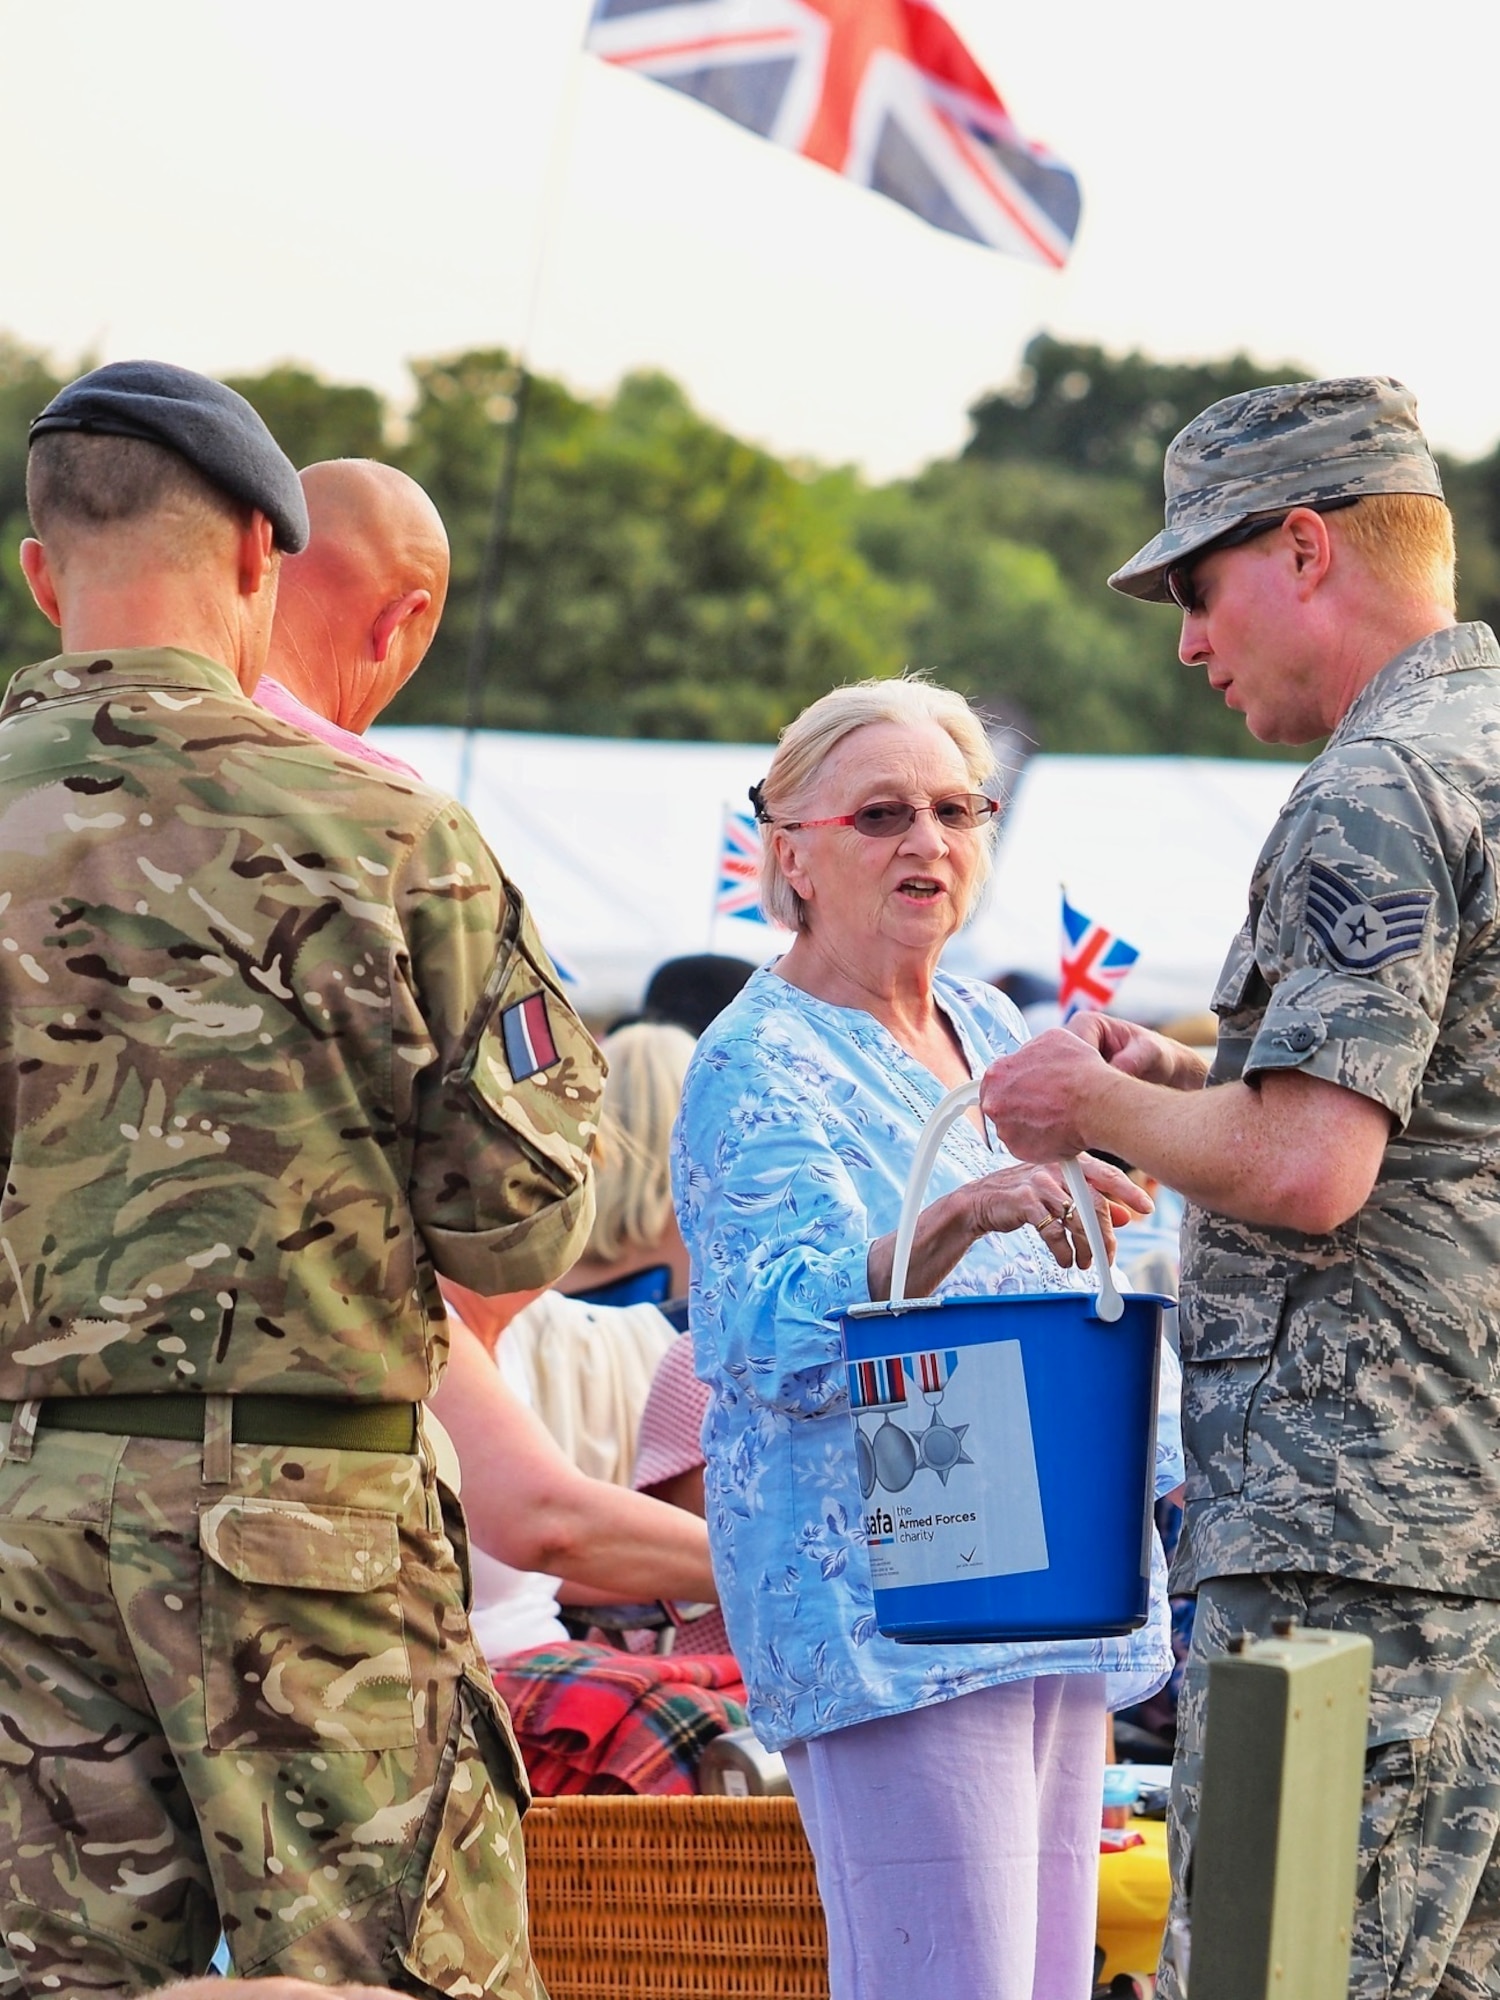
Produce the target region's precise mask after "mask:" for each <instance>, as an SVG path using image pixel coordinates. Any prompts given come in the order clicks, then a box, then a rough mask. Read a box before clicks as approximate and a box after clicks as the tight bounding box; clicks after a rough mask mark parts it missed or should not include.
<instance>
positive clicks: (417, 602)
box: [370, 590, 432, 666]
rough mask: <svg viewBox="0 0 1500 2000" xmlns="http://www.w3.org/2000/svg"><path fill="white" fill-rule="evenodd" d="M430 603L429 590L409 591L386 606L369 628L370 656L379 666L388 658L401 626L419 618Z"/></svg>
mask: <svg viewBox="0 0 1500 2000" xmlns="http://www.w3.org/2000/svg"><path fill="white" fill-rule="evenodd" d="M431 603H432V592H431V591H430V590H409V591H408V592H407V593H406V595H405V597H398V598H397V599H396V600H395V602H394V603H392V604H388V605H386V607H385V609H384V610H383V611H382V612H381V614H380V616H379V617H378V618H377V619H376V620H375V623H374V624H373V625H372V626H371V627H370V656H371V658H372V659H373V660H375V661H376V662H377V663H378V664H379V665H380V666H384V665H385V663H386V660H387V659H388V658H389V656H390V650H391V647H392V646H393V645H394V644H395V642H396V637H397V634H398V633H399V632H400V631H401V630H402V628H403V626H406V625H409V624H410V623H411V621H412V620H413V618H420V617H421V616H422V613H423V612H424V611H426V610H427V608H428V606H429V605H430V604H431Z"/></svg>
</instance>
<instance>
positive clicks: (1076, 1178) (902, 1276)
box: [891, 1080, 1125, 1321]
mask: <svg viewBox="0 0 1500 2000" xmlns="http://www.w3.org/2000/svg"><path fill="white" fill-rule="evenodd" d="M978 1101H979V1084H978V1082H977V1080H971V1081H970V1082H968V1083H961V1084H959V1085H958V1087H957V1089H956V1090H950V1091H949V1092H948V1095H947V1096H946V1097H945V1098H944V1099H943V1101H942V1103H941V1104H939V1105H938V1107H937V1109H936V1110H935V1111H934V1112H933V1113H932V1115H931V1117H930V1118H929V1119H928V1120H927V1123H926V1124H925V1125H924V1126H923V1128H922V1137H921V1139H920V1140H919V1142H918V1144H917V1153H916V1158H915V1159H914V1160H913V1161H912V1167H911V1175H910V1177H909V1178H908V1180H907V1183H906V1195H905V1198H904V1199H903V1201H902V1203H901V1220H900V1222H899V1223H898V1224H897V1225H896V1255H895V1260H894V1262H893V1263H892V1265H891V1304H892V1305H893V1306H894V1305H899V1304H900V1303H901V1302H902V1300H904V1299H905V1297H906V1279H907V1273H908V1271H909V1270H910V1267H911V1246H912V1242H913V1239H914V1238H915V1236H916V1233H917V1218H918V1216H919V1215H920V1214H921V1212H922V1198H923V1196H924V1195H925V1194H926V1192H927V1183H928V1180H929V1179H930V1178H931V1175H932V1169H933V1164H934V1162H935V1161H936V1159H937V1156H938V1150H939V1148H940V1147H941V1146H942V1143H943V1140H944V1138H945V1136H946V1134H947V1131H948V1127H949V1126H950V1125H951V1124H952V1123H953V1122H954V1120H955V1119H957V1118H961V1117H962V1116H963V1115H964V1113H965V1112H966V1111H967V1110H968V1109H969V1107H970V1105H971V1104H977V1103H978ZM1062 1169H1063V1178H1064V1179H1065V1180H1066V1182H1067V1184H1068V1193H1069V1195H1070V1196H1071V1198H1072V1199H1073V1200H1074V1201H1075V1202H1076V1203H1077V1204H1078V1212H1079V1214H1080V1215H1081V1216H1082V1217H1083V1226H1084V1229H1085V1230H1086V1231H1087V1232H1088V1239H1089V1249H1090V1250H1091V1251H1092V1252H1093V1257H1094V1271H1095V1273H1096V1275H1097V1279H1098V1295H1097V1297H1096V1299H1095V1301H1094V1311H1095V1313H1096V1314H1097V1315H1098V1317H1099V1318H1100V1319H1102V1320H1111V1321H1112V1320H1117V1319H1118V1318H1119V1317H1120V1315H1121V1313H1122V1312H1123V1311H1124V1310H1125V1307H1124V1303H1123V1301H1122V1300H1121V1298H1120V1294H1119V1292H1118V1291H1117V1290H1116V1289H1115V1281H1114V1274H1113V1273H1112V1272H1111V1270H1110V1268H1109V1257H1108V1255H1107V1254H1106V1252H1105V1248H1104V1231H1103V1230H1102V1229H1101V1228H1100V1226H1099V1216H1098V1212H1097V1210H1096V1209H1095V1207H1094V1196H1093V1190H1092V1189H1091V1188H1090V1186H1089V1184H1088V1182H1087V1180H1086V1179H1085V1178H1084V1173H1083V1168H1082V1166H1081V1165H1080V1164H1079V1162H1078V1161H1077V1160H1076V1159H1072V1160H1064V1161H1063V1163H1062Z"/></svg>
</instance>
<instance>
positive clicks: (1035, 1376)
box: [839, 1083, 1170, 1643]
mask: <svg viewBox="0 0 1500 2000" xmlns="http://www.w3.org/2000/svg"><path fill="white" fill-rule="evenodd" d="M977 1097H978V1085H977V1083H970V1084H965V1085H963V1086H961V1087H960V1088H959V1089H958V1090H954V1091H950V1092H949V1093H948V1095H947V1097H945V1098H944V1099H943V1101H942V1103H941V1104H940V1105H939V1106H938V1108H937V1110H936V1111H935V1112H934V1113H933V1114H932V1116H931V1117H930V1118H929V1120H928V1122H927V1125H926V1127H925V1128H924V1130H923V1133H922V1138H921V1141H920V1142H919V1144H918V1147H917V1154H916V1158H915V1160H914V1162H913V1165H912V1171H911V1177H910V1180H909V1182H908V1185H907V1189H906V1199H905V1202H904V1204H903V1207H902V1212H901V1223H900V1227H899V1228H898V1230H897V1232H896V1250H895V1257H894V1260H893V1266H892V1272H891V1298H890V1301H889V1303H880V1302H877V1303H874V1304H870V1305H861V1306H851V1307H850V1308H849V1309H848V1310H847V1311H845V1312H843V1313H842V1314H840V1315H839V1320H840V1325H841V1328H842V1332H843V1337H844V1354H845V1360H846V1363H847V1366H848V1379H849V1402H850V1417H851V1428H852V1430H853V1433H854V1435H853V1439H852V1444H853V1449H854V1453H855V1458H856V1461H857V1466H858V1473H859V1484H860V1491H861V1494H862V1495H863V1497H864V1501H865V1506H866V1513H865V1517H864V1523H863V1529H864V1532H863V1536H862V1540H863V1543H864V1547H865V1550H866V1552H867V1553H868V1557H869V1562H870V1578H871V1583H872V1585H873V1588H874V1599H875V1622H876V1624H877V1626H878V1627H879V1629H880V1631H881V1632H883V1633H885V1634H886V1635H887V1637H889V1638H893V1639H899V1640H903V1641H906V1642H908V1643H940V1642H942V1641H946V1640H951V1641H955V1642H956V1641H968V1640H975V1639H997V1640H1017V1639H1053V1638H1056V1639H1071V1638H1084V1637H1101V1638H1102V1637H1107V1636H1111V1635H1114V1634H1119V1633H1124V1632H1131V1631H1134V1630H1136V1629H1137V1628H1138V1627H1139V1626H1140V1625H1142V1624H1143V1623H1144V1622H1145V1618H1146V1614H1147V1609H1148V1605H1149V1602H1150V1567H1151V1566H1150V1552H1151V1533H1152V1519H1151V1503H1152V1499H1153V1497H1154V1492H1153V1489H1154V1483H1155V1464H1156V1453H1155V1432H1156V1388H1157V1372H1158V1366H1159V1359H1160V1337H1161V1314H1162V1308H1163V1306H1164V1305H1166V1304H1168V1303H1170V1302H1169V1301H1167V1300H1164V1299H1160V1298H1157V1297H1155V1296H1153V1295H1149V1294H1143V1293H1134V1294H1132V1295H1130V1296H1129V1297H1126V1298H1121V1296H1120V1294H1119V1292H1118V1291H1117V1290H1116V1288H1115V1285H1114V1280H1113V1276H1112V1274H1111V1273H1110V1271H1109V1267H1108V1264H1107V1262H1106V1260H1105V1257H1104V1245H1103V1241H1102V1234H1101V1231H1100V1226H1099V1221H1098V1217H1097V1215H1096V1213H1095V1211H1094V1206H1093V1194H1092V1191H1091V1189H1090V1188H1089V1186H1088V1183H1087V1181H1086V1180H1085V1178H1084V1175H1083V1170H1082V1168H1081V1166H1080V1165H1079V1163H1078V1162H1077V1161H1076V1160H1075V1161H1068V1162H1066V1163H1065V1166H1064V1172H1065V1175H1066V1178H1067V1180H1068V1186H1069V1192H1070V1194H1071V1195H1072V1196H1073V1199H1074V1200H1075V1201H1076V1202H1077V1204H1078V1207H1079V1209H1080V1211H1081V1212H1082V1213H1083V1216H1084V1220H1085V1224H1086V1226H1087V1227H1088V1229H1089V1236H1090V1244H1091V1247H1092V1249H1093V1253H1094V1273H1095V1281H1096V1283H1097V1285H1098V1291H1097V1293H1095V1292H1090V1291H1083V1290H1072V1289H1069V1290H1058V1291H1055V1292H1044V1293H1028V1294H1012V1295H1006V1296H1005V1297H1003V1298H967V1297H960V1298H952V1299H943V1298H941V1297H939V1298H931V1299H907V1298H906V1297H905V1296H904V1291H905V1285H906V1273H907V1270H908V1267H909V1263H910V1256H911V1245H912V1239H913V1236H914V1234H915V1231H916V1224H917V1217H918V1215H919V1213H920V1210H921V1205H922V1199H923V1196H924V1194H925V1192H926V1188H927V1181H928V1177H929V1175H930V1174H931V1172H932V1167H933V1164H934V1162H935V1160H936V1158H937V1155H938V1152H939V1150H940V1148H941V1145H942V1141H943V1138H944V1135H945V1134H946V1132H947V1130H948V1127H949V1125H951V1124H952V1122H953V1120H954V1119H955V1118H957V1117H959V1116H961V1115H962V1114H963V1113H964V1112H965V1111H966V1110H967V1109H968V1108H969V1106H970V1105H971V1104H973V1103H974V1102H975V1101H976V1099H977ZM918 1398H920V1399H921V1402H922V1403H925V1404H926V1405H927V1408H928V1412H929V1414H928V1418H927V1422H926V1424H925V1425H923V1424H920V1423H919V1422H918V1421H916V1420H917V1419H918V1418H919V1417H920V1404H919V1402H918ZM877 1413H878V1414H879V1415H880V1417H881V1422H880V1424H879V1426H878V1427H876V1428H875V1429H874V1430H873V1432H868V1431H867V1430H866V1428H865V1421H866V1420H868V1419H871V1418H873V1417H874V1416H875V1415H876V1414H877ZM924 1472H930V1473H932V1474H933V1477H932V1478H931V1479H924V1478H922V1477H921V1476H920V1475H921V1474H922V1473H924Z"/></svg>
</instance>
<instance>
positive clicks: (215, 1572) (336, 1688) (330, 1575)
mask: <svg viewBox="0 0 1500 2000" xmlns="http://www.w3.org/2000/svg"><path fill="white" fill-rule="evenodd" d="M198 1538H199V1544H200V1547H201V1549H202V1553H203V1565H202V1588H203V1625H202V1640H203V1693H204V1706H205V1709H206V1711H207V1728H208V1747H209V1749H210V1750H257V1749H274V1750H309V1749H312V1750H330V1751H336V1750H365V1751H369V1750H399V1749H404V1748H408V1747H410V1745H411V1744H413V1743H414V1742H415V1741H416V1725H415V1719H414V1715H413V1709H412V1687H411V1665H410V1661H409V1660H408V1657H407V1650H406V1637H405V1631H404V1627H403V1622H402V1617H401V1605H400V1600H399V1597H398V1594H397V1588H396V1586H397V1579H398V1577H399V1574H400V1568H401V1547H400V1537H399V1533H398V1528H397V1520H396V1516H395V1515H394V1514H382V1513H376V1512H374V1511H367V1510H364V1509H359V1508H353V1507H304V1506H299V1505H297V1504H295V1503H293V1502H289V1501H279V1500H263V1499H251V1498H234V1499H226V1500H220V1501H217V1502H216V1503H215V1504H214V1505H212V1506H210V1507H205V1508H204V1509H203V1511H202V1513H201V1514H200V1516H199V1522H198Z"/></svg>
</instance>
